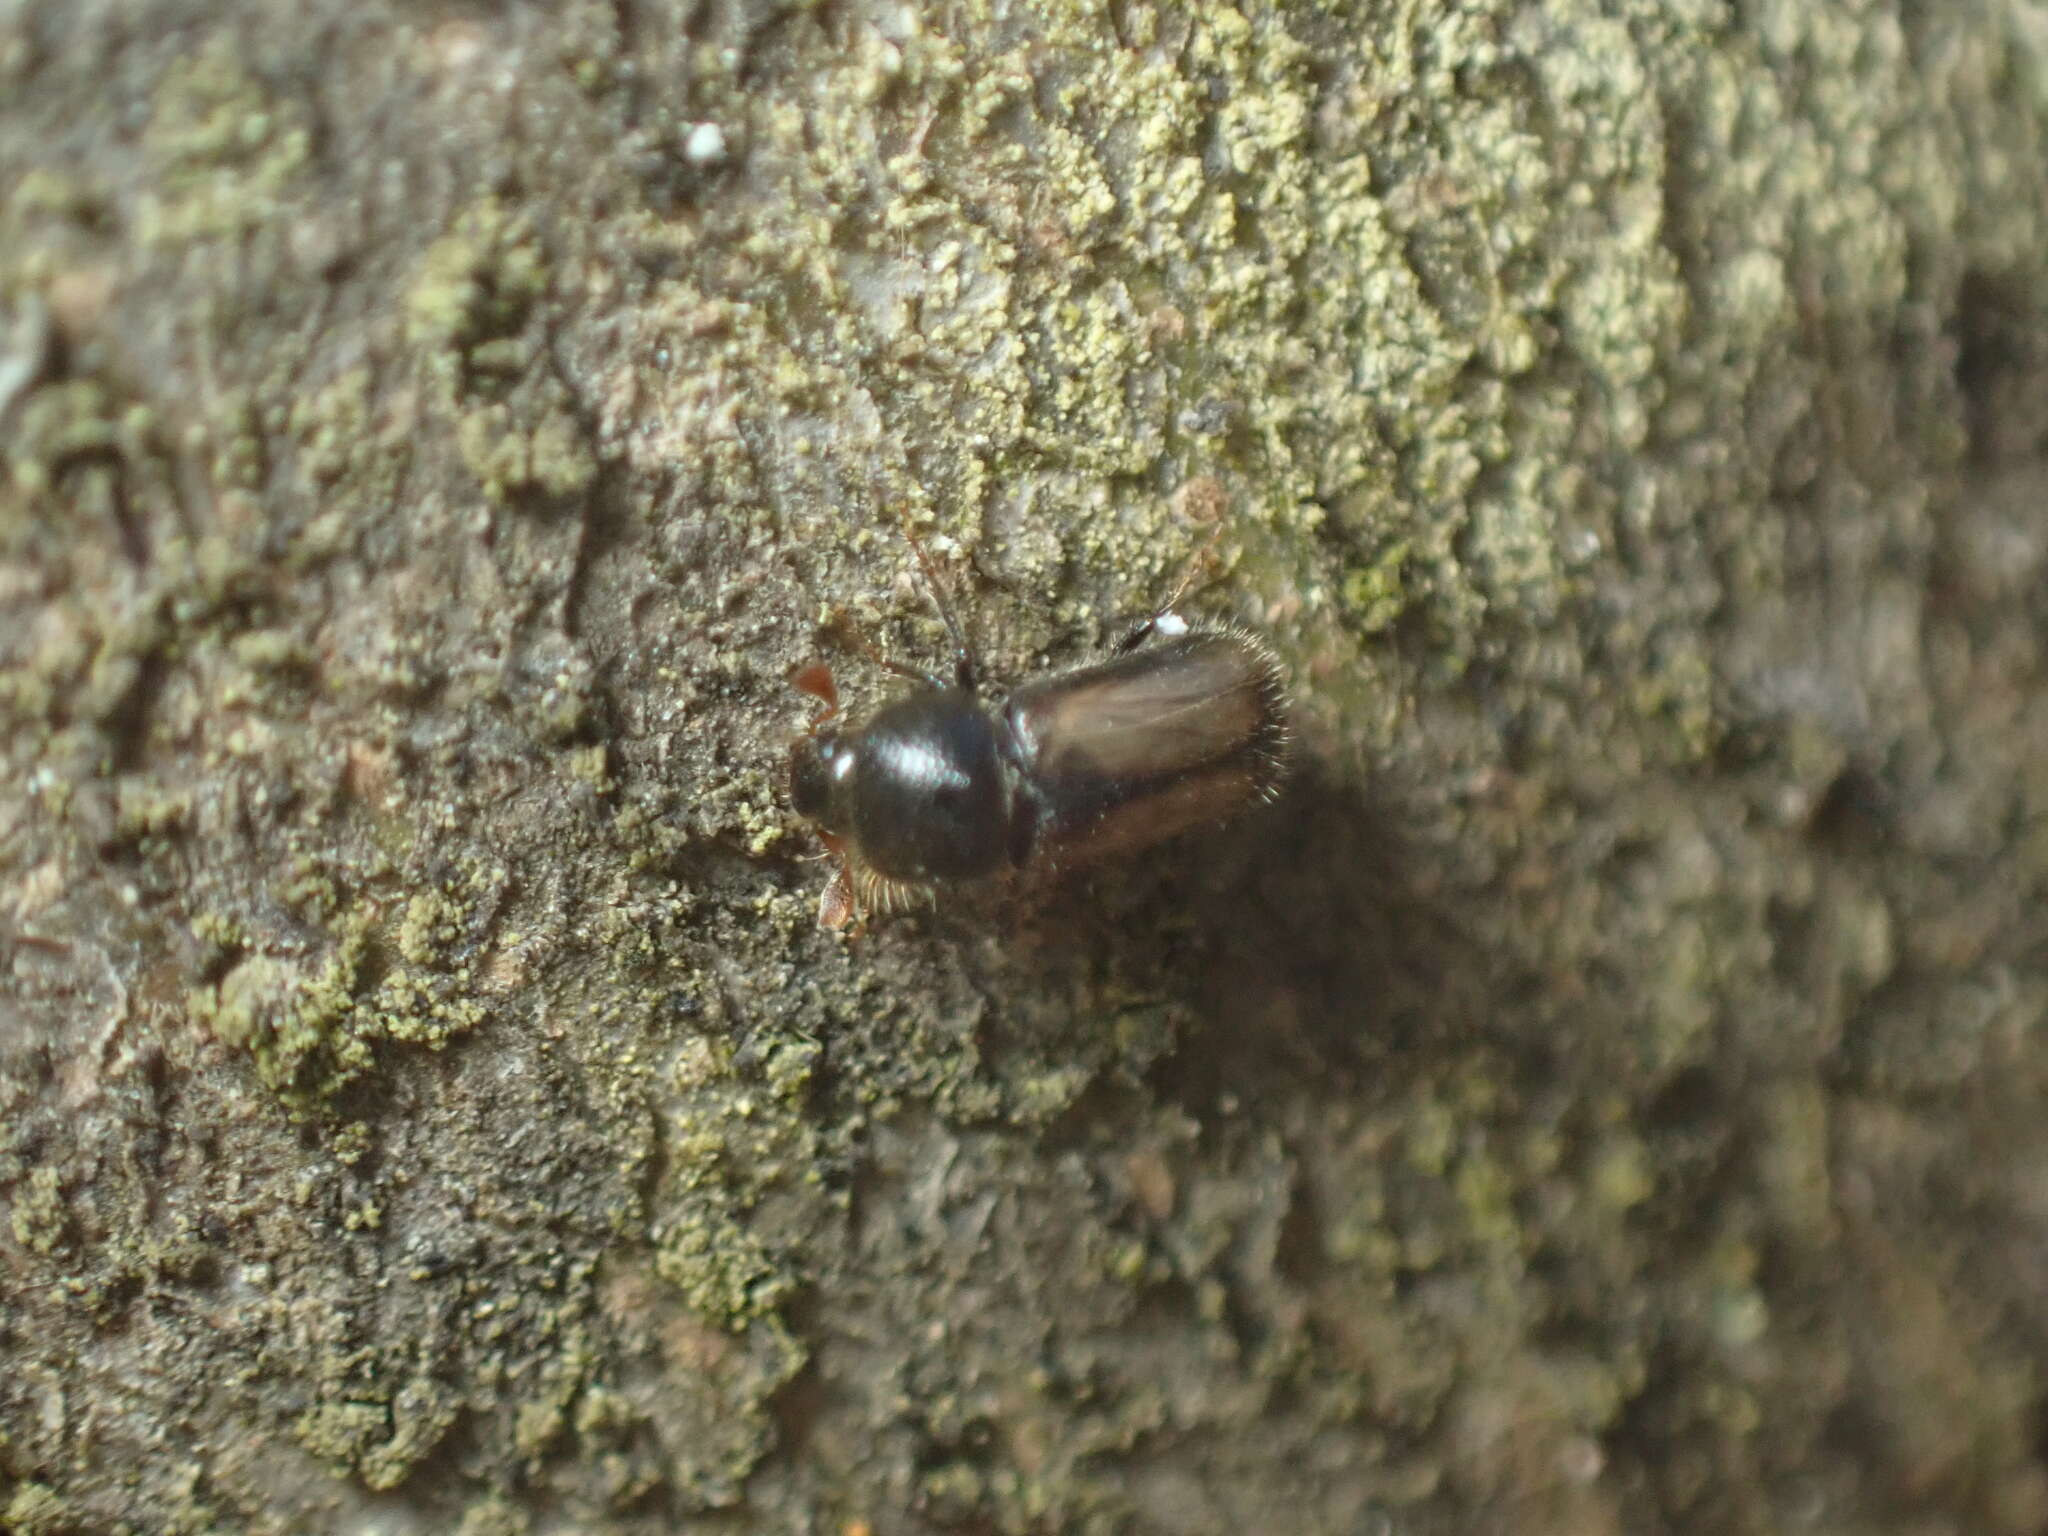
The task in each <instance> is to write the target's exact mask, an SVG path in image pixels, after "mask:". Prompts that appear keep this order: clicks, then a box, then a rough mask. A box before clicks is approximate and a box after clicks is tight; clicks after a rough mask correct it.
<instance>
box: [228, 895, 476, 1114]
mask: <svg viewBox="0 0 2048 1536" xmlns="http://www.w3.org/2000/svg"><path fill="white" fill-rule="evenodd" d="M469 912H470V908H469V907H467V906H466V905H465V904H464V902H463V901H462V899H461V898H459V897H457V896H456V895H454V894H452V893H450V892H447V891H438V890H430V891H422V892H419V893H417V894H415V895H414V896H413V897H412V898H411V899H410V900H409V901H408V902H407V903H406V906H405V909H404V912H403V914H402V916H401V918H400V920H399V922H398V923H397V925H396V927H395V929H394V930H393V931H392V932H391V933H390V934H389V935H388V942H389V943H390V945H391V947H392V949H393V951H394V952H395V954H396V956H397V958H399V959H401V960H403V961H405V962H406V963H405V964H404V965H402V966H397V965H394V966H388V967H382V968H381V974H376V975H375V976H374V979H373V975H372V973H373V971H375V970H378V969H380V968H379V967H376V966H373V964H372V960H373V956H374V954H375V951H376V948H377V946H378V944H379V943H380V942H384V941H386V935H385V933H384V931H383V929H382V926H381V925H380V923H379V921H378V919H379V916H380V914H379V912H378V910H377V909H375V908H370V907H363V908H358V909H356V910H355V911H354V912H353V913H352V914H351V915H350V916H349V917H347V918H346V919H344V920H343V921H342V923H341V924H340V925H339V929H338V932H337V935H336V940H335V942H334V944H333V945H332V947H331V949H330V950H329V952H328V954H327V955H326V957H325V958H324V959H323V960H321V961H320V962H319V963H318V964H317V965H310V966H309V965H307V964H305V963H301V962H297V961H291V960H286V959H283V958H281V957H277V956H270V955H263V954H252V955H248V956H246V957H245V958H243V959H242V960H241V961H240V963H238V964H237V965H235V966H234V968H233V969H232V970H230V971H228V973H227V974H226V975H225V976H223V977H222V978H221V979H220V981H219V982H218V983H216V984H214V985H210V986H207V987H203V988H200V989H198V990H196V991H195V992H194V993H193V994H192V996H191V998H190V1001H189V1004H188V1006H189V1008H190V1010H191V1012H192V1015H193V1017H194V1018H195V1019H197V1020H198V1021H199V1022H200V1023H202V1024H203V1025H204V1026H205V1027H207V1028H208V1029H210V1030H211V1031H212V1033H213V1034H214V1035H215V1037H216V1038H218V1039H220V1040H222V1041H224V1042H225V1043H227V1044H229V1045H232V1046H235V1047H238V1048H240V1049H243V1050H246V1051H247V1052H249V1054H250V1055H251V1057H252V1058H253V1060H254V1062H255V1065H256V1070H257V1074H258V1076H259V1077H260V1078H261V1079H262V1080H263V1082H264V1083H266V1084H267V1085H268V1086H269V1087H270V1088H271V1089H273V1090H274V1091H276V1092H277V1093H279V1094H280V1095H281V1096H282V1097H283V1098H285V1100H286V1101H287V1102H289V1103H291V1104H293V1105H294V1106H295V1107H298V1108H300V1109H307V1108H311V1107H313V1106H315V1105H318V1104H320V1103H323V1102H325V1101H327V1100H330V1099H332V1098H333V1097H334V1095H336V1094H337V1093H339V1092H341V1091H342V1090H343V1089H344V1088H346V1087H347V1086H348V1085H349V1084H351V1083H352V1082H354V1081H356V1080H357V1079H359V1078H360V1077H362V1076H363V1075H364V1074H365V1073H366V1072H368V1071H369V1070H370V1069H371V1067H372V1065H373V1063H374V1061H375V1048H376V1047H377V1046H378V1045H379V1044H380V1043H383V1042H386V1041H391V1042H403V1043H406V1044H413V1045H425V1046H427V1047H429V1048H430V1049H434V1050H438V1049H440V1048H441V1047H443V1046H445V1045H446V1044H447V1043H448V1042H449V1041H450V1040H451V1039H453V1038H454V1037H455V1036H457V1035H460V1034H462V1033H464V1032H466V1031H468V1030H470V1029H473V1028H475V1027H476V1025H477V1024H479V1023H480V1022H481V1021H482V1020H483V1018H484V1016H485V1008H484V1005H483V1003H482V1001H481V1000H480V999H478V998H476V997H475V996H473V995H472V990H471V989H472V987H473V984H474V978H473V976H472V975H471V972H470V970H469V968H468V966H466V965H464V964H461V963H458V962H456V961H454V960H453V958H452V956H451V953H450V951H451V949H452V948H453V946H455V945H456V944H457V942H458V941H459V940H461V939H462V938H463V937H464V934H465V928H464V923H465V921H466V919H467V917H468V914H469Z"/></svg>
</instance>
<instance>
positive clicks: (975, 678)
mask: <svg viewBox="0 0 2048 1536" xmlns="http://www.w3.org/2000/svg"><path fill="white" fill-rule="evenodd" d="M874 497H875V502H876V504H877V505H878V506H879V505H880V504H881V501H882V488H881V484H880V482H879V481H877V482H876V484H875V488H874ZM896 526H897V527H898V528H901V529H902V530H903V539H904V542H905V543H907V544H908V545H909V546H910V552H911V553H912V554H913V555H915V556H917V568H918V569H919V570H920V571H922V572H923V573H924V586H925V590H926V591H927V592H929V593H931V595H932V606H933V607H934V608H936V609H938V610H939V617H940V619H942V620H943V621H944V622H945V625H946V633H947V634H948V635H949V636H951V637H952V641H953V675H954V681H955V682H957V683H958V684H959V685H960V686H961V687H962V688H964V689H966V690H967V691H968V692H969V693H973V692H974V691H975V689H976V687H977V686H978V684H979V683H980V678H981V664H980V662H979V661H978V660H977V659H976V657H975V654H974V647H973V646H972V645H970V644H969V643H968V640H967V632H966V631H965V630H964V629H962V628H961V627H960V620H959V619H958V618H957V617H956V616H955V615H954V612H953V605H952V604H951V603H950V602H948V601H947V599H946V587H945V583H943V582H941V581H940V580H939V571H938V567H937V566H935V565H934V564H933V563H932V557H931V554H930V553H929V551H927V550H926V549H925V547H924V540H922V539H920V538H919V537H918V536H917V532H916V530H915V529H913V528H912V527H911V526H910V517H909V515H908V514H907V513H905V512H904V511H903V510H902V509H901V508H898V509H897V511H896Z"/></svg>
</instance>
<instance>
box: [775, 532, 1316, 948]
mask: <svg viewBox="0 0 2048 1536" xmlns="http://www.w3.org/2000/svg"><path fill="white" fill-rule="evenodd" d="M905 533H906V536H909V531H908V529H906V530H905ZM910 543H911V549H912V551H913V552H914V553H915V554H916V556H917V560H918V565H919V566H920V568H921V569H922V571H923V573H924V579H925V584H926V586H927V587H928V588H929V589H930V591H931V596H932V602H933V604H934V605H935V606H936V607H937V608H938V610H939V616H940V617H941V618H942V619H943V620H944V621H945V624H946V629H947V632H948V633H949V634H950V635H951V636H952V641H953V676H952V678H951V679H950V680H949V679H947V678H944V677H941V676H939V675H937V674H935V673H930V672H922V671H919V670H918V669H916V668H914V667H906V666H903V665H900V664H898V663H895V662H890V661H887V660H885V659H884V658H882V657H881V656H879V655H874V656H873V659H874V660H875V661H877V662H879V663H880V664H881V665H882V666H885V667H887V668H888V669H889V670H890V671H893V672H896V673H899V674H901V675H903V676H906V677H909V678H912V679H913V680H915V681H916V683H917V685H918V686H917V687H916V688H914V689H913V690H912V691H911V692H909V693H908V694H906V695H904V696H903V697H901V698H898V699H896V700H894V701H893V702H891V703H889V704H886V705H884V706H883V707H882V708H881V709H879V710H877V711H876V712H875V713H874V714H873V715H871V716H870V717H869V718H868V719H867V720H866V721H865V722H863V723H861V724H858V725H851V724H846V723H843V722H842V720H841V716H840V709H839V692H838V688H837V687H836V685H835V684H834V683H833V680H832V673H831V670H830V668H828V667H826V666H825V665H824V664H822V663H814V664H812V665H810V666H805V667H801V668H799V669H798V670H797V671H796V672H795V673H794V674H793V675H792V676H791V678H790V681H791V682H792V683H793V684H794V685H795V686H796V687H797V688H799V689H801V690H802V691H803V692H805V693H808V694H810V695H811V696H812V697H814V698H816V699H817V700H818V701H819V702H820V703H821V704H822V705H823V706H824V708H823V710H822V712H821V713H819V714H818V716H817V717H816V718H815V719H813V720H812V722H811V725H810V728H809V729H808V730H807V731H806V732H805V733H804V735H803V736H801V737H800V738H799V739H798V740H797V742H796V744H795V746H794V747H793V748H792V749H791V752H790V760H789V798H790V803H791V805H792V806H793V807H794V808H795V809H796V812H797V814H798V815H800V816H803V817H805V818H807V819H808V820H810V821H811V822H813V823H815V824H816V826H817V828H818V832H819V835H820V836H821V837H822V838H823V840H824V843H825V846H826V848H827V849H828V850H829V851H830V853H831V854H833V855H834V856H836V857H837V859H838V861H839V864H838V868H837V870H836V871H835V872H834V874H833V876H832V879H831V881H830V883H829V884H828V885H827V886H826V888H825V893H824V895H823V897H822V898H821V899H820V901H819V904H818V923H819V925H820V926H821V927H824V928H843V927H845V926H847V924H848V923H853V924H855V925H856V927H858V926H859V925H862V924H864V923H865V922H866V920H867V917H868V916H869V914H871V913H877V912H884V913H886V912H893V911H896V910H898V909H900V908H902V907H905V906H907V905H909V904H910V903H911V902H913V901H914V900H916V899H918V898H919V897H921V896H926V895H929V894H930V893H932V892H934V891H935V890H937V889H938V888H940V887H942V886H945V885H947V884H950V883H953V882H959V881H969V880H977V879H983V878H987V877H990V876H998V875H1005V874H1032V873H1040V872H1044V873H1058V872H1061V871H1064V870H1067V869H1070V868H1073V867H1075V866H1077V865H1081V864H1085V863H1089V862H1092V861H1093V860H1096V859H1099V858H1105V857H1109V856H1112V855H1117V854H1129V853H1133V852H1135V851H1137V850H1139V849H1142V848H1147V847H1150V846H1151V845H1152V844H1154V843H1157V842H1159V841H1161V840H1162V839H1165V838H1168V837H1171V836H1173V835H1174V834H1176V833H1178V832H1184V831H1187V830H1189V829H1191V828H1194V827H1198V826H1204V825H1210V824H1213V823H1215V822H1219V821H1222V820H1223V819H1225V818H1226V817H1228V816H1231V815H1233V814H1235V813H1236V812H1237V811H1239V810H1242V809H1243V808H1244V807H1245V806H1247V805H1249V804H1251V803H1252V802H1254V801H1258V800H1270V799H1271V798H1273V796H1274V795H1275V794H1276V793H1277V791H1278V789H1279V785H1280V782H1281V779H1282V778H1283V777H1284V776H1285V773H1286V768H1287V746H1288V734H1287V723H1286V717H1285V715H1286V693H1285V690H1284V688H1283V686H1282V684H1281V679H1280V668H1279V665H1278V663H1276V662H1275V660H1274V658H1273V653H1272V651H1271V650H1270V649H1268V648H1267V646H1266V644H1265V642H1264V641H1262V640H1260V639H1259V638H1258V637H1257V636H1255V635H1253V634H1251V633H1250V632H1248V631H1246V630H1244V629H1241V628H1238V627H1237V626H1235V625H1221V626H1218V625H1202V624H1191V623H1190V622H1189V621H1187V620H1186V619H1184V618H1182V617H1181V616H1180V615H1179V614H1178V613H1176V612H1174V604H1175V603H1177V602H1178V601H1179V599H1180V597H1181V596H1182V594H1183V593H1184V592H1185V591H1186V588H1187V583H1186V582H1185V581H1183V582H1182V583H1181V588H1180V591H1177V592H1176V593H1175V594H1174V596H1173V598H1172V599H1171V600H1169V602H1168V603H1167V606H1166V607H1165V608H1163V609H1161V610H1160V611H1159V612H1157V613H1155V614H1153V616H1152V617H1151V618H1149V619H1147V620H1146V621H1145V622H1144V623H1142V624H1140V625H1138V626H1137V628H1135V629H1134V630H1133V631H1132V632H1131V633H1130V634H1129V635H1128V636H1126V637H1125V639H1124V641H1123V642H1122V644H1120V645H1118V646H1117V647H1116V649H1115V650H1114V651H1113V652H1112V653H1111V654H1110V656H1109V657H1108V658H1107V659H1106V660H1103V661H1098V662H1094V663H1092V664H1089V665H1086V666H1081V667H1075V668H1073V669H1071V670H1069V671H1065V672H1056V673H1053V674H1051V675H1049V676H1046V677H1042V678H1034V679H1031V680H1029V681H1027V682H1024V683H1021V684H1019V685H1018V686H1017V687H1015V688H1013V689H1012V690H1010V692H1009V695H1008V696H1007V697H1006V698H1004V699H1003V701H1002V702H1001V703H1000V704H999V705H998V704H991V703H990V702H988V701H987V699H986V698H985V696H984V694H983V692H982V688H981V679H980V674H979V667H978V666H977V664H976V662H975V658H974V653H973V651H972V649H971V648H970V647H969V645H968V643H967V639H966V636H965V634H964V633H963V632H962V630H961V627H960V624H959V621H958V620H957V619H956V618H955V617H954V616H953V612H952V609H951V608H950V607H949V606H948V605H947V603H946V599H945V594H944V592H943V591H942V590H941V589H940V586H939V582H938V579H937V576H936V574H935V573H934V572H933V570H932V565H931V560H930V558H929V557H928V556H927V555H926V554H925V551H924V546H923V545H921V544H920V543H918V542H917V540H916V539H915V537H911V540H910ZM871 654H872V653H871Z"/></svg>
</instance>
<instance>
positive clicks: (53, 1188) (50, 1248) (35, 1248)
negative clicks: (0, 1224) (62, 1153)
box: [8, 1164, 72, 1255]
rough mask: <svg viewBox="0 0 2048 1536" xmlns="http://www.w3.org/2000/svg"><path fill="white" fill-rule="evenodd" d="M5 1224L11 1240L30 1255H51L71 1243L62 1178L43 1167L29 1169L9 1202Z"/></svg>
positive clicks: (68, 1214) (50, 1168)
mask: <svg viewBox="0 0 2048 1536" xmlns="http://www.w3.org/2000/svg"><path fill="white" fill-rule="evenodd" d="M13 1206H14V1209H13V1211H12V1212H11V1213H10V1215H9V1218H8V1222H9V1225H10V1226H11V1227H12V1229H13V1231H14V1240H15V1241H16V1242H17V1243H20V1244H21V1245H22V1247H24V1248H26V1249H28V1250H29V1251H30V1252H31V1253H40V1254H45V1255H48V1254H53V1253H56V1252H57V1251H58V1250H59V1249H60V1248H64V1247H67V1246H69V1244H70V1242H71V1240H72V1226H71V1212H70V1208H69V1206H68V1205H67V1203H66V1201H65V1198H64V1179H63V1175H62V1174H60V1173H59V1172H58V1170H57V1169H55V1168H52V1167H50V1166H48V1165H47V1164H45V1165H44V1166H42V1167H39V1168H32V1169H30V1170H29V1174H28V1180H27V1183H26V1185H25V1186H24V1187H23V1188H21V1189H20V1190H18V1192H17V1193H16V1194H15V1196H14V1200H13Z"/></svg>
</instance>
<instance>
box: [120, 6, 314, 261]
mask: <svg viewBox="0 0 2048 1536" xmlns="http://www.w3.org/2000/svg"><path fill="white" fill-rule="evenodd" d="M143 142H144V144H145V145H146V146H147V148H148V151H149V154H150V157H151V160H152V163H153V169H154V177H153V180H152V184H151V192H150V195H149V197H148V198H147V199H146V200H145V201H144V203H143V206H142V209H141V218H140V222H139V227H138V234H139V237H140V239H141V240H142V241H143V243H144V244H177V243H184V242H188V241H195V240H217V239H222V238H226V237H229V236H234V235H239V234H245V233H247V232H248V231H251V230H255V229H259V228H261V227H263V226H265V225H266V224H272V223H274V222H275V221H276V220H277V219H278V217H279V216H280V213H281V211H282V209H283V207H284V200H285V199H286V197H287V196H288V195H289V194H290V193H291V191H292V190H293V189H294V187H295V184H296V183H297V181H298V179H299V178H300V177H301V176H303V175H304V174H305V172H306V169H307V164H308V160H309V158H310V154H311V148H312V132H311V129H310V127H309V126H308V125H307V123H306V122H305V120H304V111H303V108H302V106H301V105H300V104H299V102H298V101H296V100H295V99H294V98H292V97H291V96H289V95H279V94H277V93H274V92H272V91H270V90H269V89H268V88H266V87H265V85H264V84H263V83H261V82H260V81H258V80H257V78H256V77H255V76H254V75H253V74H252V73H251V72H250V71H249V69H248V67H247V65H246V63H245V61H244V58H243V54H242V50H241V45H240V42H239V40H237V39H235V38H232V37H230V36H227V35H225V34H220V35H216V36H214V37H212V38H209V39H208V40H207V43H206V45H205V46H204V47H202V48H200V49H199V50H197V51H196V52H195V53H193V54H192V55H190V56H189V57H186V58H181V59H180V60H178V61H177V62H176V63H175V64H174V65H173V66H172V68H171V69H170V70H169V71H167V72H166V74H165V76H164V79H163V82H162V84H161V85H160V86H159V88H158V90H157V92H156V95H155V98H154V100H153V101H152V103H151V115H150V120H149V123H148V125H147V127H146V128H145V129H144V133H143Z"/></svg>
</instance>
